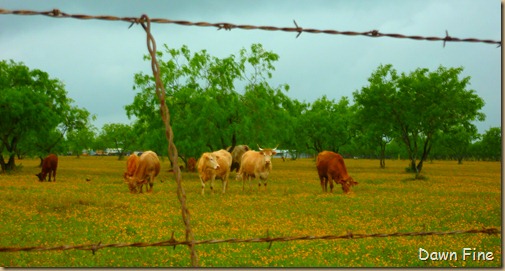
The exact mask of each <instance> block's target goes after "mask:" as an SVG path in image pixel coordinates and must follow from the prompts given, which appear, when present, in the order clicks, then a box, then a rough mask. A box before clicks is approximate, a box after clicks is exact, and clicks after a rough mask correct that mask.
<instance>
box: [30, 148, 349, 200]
mask: <svg viewBox="0 0 505 271" xmlns="http://www.w3.org/2000/svg"><path fill="white" fill-rule="evenodd" d="M258 148H259V151H254V150H251V149H250V148H249V147H248V146H247V145H237V146H235V147H233V148H228V149H227V150H219V151H215V152H205V153H203V154H202V156H201V157H200V159H198V160H196V159H195V158H189V159H188V161H187V163H186V164H187V167H186V168H187V170H188V171H194V170H195V168H196V170H197V171H198V175H199V177H200V182H201V184H202V191H201V194H202V195H204V192H205V183H206V182H209V181H210V189H211V191H213V189H214V180H216V179H221V180H222V181H223V191H222V193H225V192H226V186H227V184H228V177H229V175H230V172H232V171H233V170H235V171H236V172H237V177H236V178H237V180H240V179H242V191H243V190H244V189H245V183H246V181H248V182H249V189H251V178H254V179H255V180H257V181H258V185H259V188H258V189H260V188H261V184H262V183H263V185H264V186H265V189H266V186H267V179H268V175H269V174H270V172H271V171H272V156H273V155H275V154H276V149H277V147H276V148H273V149H262V148H261V147H260V146H258ZM57 167H58V157H57V156H56V155H54V154H50V155H48V156H47V157H46V158H44V160H43V161H42V171H41V172H40V173H39V174H36V176H37V177H38V178H39V181H44V180H46V176H49V180H48V181H49V182H50V181H51V174H52V175H53V180H54V181H56V169H57ZM316 168H317V172H318V175H319V180H320V182H321V188H322V190H323V192H327V191H328V183H330V191H331V192H333V182H335V183H336V184H340V185H341V186H342V190H343V191H344V193H349V192H350V190H351V187H352V186H354V185H357V184H358V182H356V181H354V179H353V178H352V177H351V176H349V174H348V173H347V169H346V167H345V164H344V159H343V158H342V156H341V155H339V154H338V153H335V152H331V151H323V152H321V153H319V154H318V155H317V158H316ZM159 173H160V160H159V159H158V156H157V155H156V153H154V152H152V151H146V152H143V153H142V154H141V155H140V156H137V155H136V154H131V155H130V156H129V157H128V160H127V161H126V172H124V174H123V179H124V182H125V183H126V184H127V185H128V188H129V190H130V192H131V193H142V190H143V189H142V188H143V186H144V185H145V187H146V189H145V190H146V192H151V191H152V189H153V185H154V178H155V177H156V176H158V174H159Z"/></svg>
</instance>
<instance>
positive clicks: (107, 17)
mask: <svg viewBox="0 0 505 271" xmlns="http://www.w3.org/2000/svg"><path fill="white" fill-rule="evenodd" d="M0 14H13V15H45V16H49V17H53V18H74V19H81V20H91V19H95V20H108V21H123V22H129V23H130V27H131V26H132V25H133V24H139V23H141V22H143V20H144V19H143V18H142V17H140V18H136V17H117V16H110V15H101V16H91V15H84V14H68V13H65V12H62V11H60V10H59V9H53V10H50V11H32V10H6V9H0ZM150 21H151V22H152V23H162V24H177V25H183V26H199V27H215V28H217V29H218V30H221V29H225V30H232V29H242V30H265V31H284V32H295V33H298V34H297V35H296V37H297V38H298V37H299V36H300V35H301V34H302V33H303V32H305V33H312V34H328V35H346V36H365V37H372V38H378V37H390V38H397V39H413V40H427V41H443V42H444V43H443V44H444V47H445V43H446V42H477V43H487V44H496V45H497V46H498V47H500V46H501V40H499V41H497V40H490V39H476V38H463V39H462V38H457V37H451V36H450V35H449V32H448V31H447V30H446V31H445V37H425V36H419V35H403V34H392V33H381V32H379V30H370V31H364V32H356V31H339V30H332V29H329V30H320V29H313V28H303V27H300V26H298V24H297V23H296V21H295V20H293V23H294V26H295V27H275V26H255V25H244V24H239V25H237V24H233V23H225V22H221V23H208V22H191V21H184V20H169V19H162V18H153V19H150Z"/></svg>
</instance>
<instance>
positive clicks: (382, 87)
mask: <svg viewBox="0 0 505 271" xmlns="http://www.w3.org/2000/svg"><path fill="white" fill-rule="evenodd" d="M462 71H463V68H445V67H442V66H440V67H439V68H438V69H437V70H436V71H434V72H430V71H429V70H428V69H417V70H415V71H413V72H411V73H410V74H405V73H402V74H401V75H398V73H397V72H396V70H394V69H393V67H392V65H386V66H382V65H381V66H379V68H378V69H377V71H376V72H374V73H373V74H372V76H371V78H370V80H369V82H370V85H369V86H368V87H363V88H362V89H361V91H356V92H355V93H354V98H355V101H356V104H357V105H358V108H359V110H360V111H370V112H366V113H364V114H366V115H371V114H377V115H378V116H377V119H383V120H389V121H391V124H392V127H393V129H394V131H395V132H396V133H397V134H398V138H400V139H401V140H402V141H403V143H404V145H405V147H406V149H407V153H408V157H409V160H410V169H411V170H412V171H413V172H415V173H416V178H418V177H419V174H420V172H421V170H422V168H423V162H424V161H425V160H426V158H427V156H428V154H429V152H430V150H431V147H432V143H433V139H434V136H436V134H437V133H439V132H447V131H449V130H450V129H451V128H452V127H454V126H457V125H461V126H463V127H465V128H466V129H468V130H469V129H471V127H474V125H473V124H472V123H471V122H472V121H474V120H483V119H484V118H485V116H484V114H483V113H481V112H480V111H479V110H480V109H481V108H482V107H483V106H484V101H483V100H482V99H481V98H480V97H479V96H477V95H476V94H475V91H474V90H468V89H467V85H468V84H469V82H470V77H465V78H462V79H460V78H459V75H460V74H461V72H462ZM370 105H374V106H370Z"/></svg>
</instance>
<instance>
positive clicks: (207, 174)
mask: <svg viewBox="0 0 505 271" xmlns="http://www.w3.org/2000/svg"><path fill="white" fill-rule="evenodd" d="M231 161H232V157H231V154H230V153H229V152H228V151H226V150H219V151H215V152H212V153H210V152H205V153H203V154H202V156H201V157H200V159H198V164H197V169H198V174H199V176H200V182H202V195H203V194H204V193H205V182H206V181H209V180H210V191H211V192H212V193H214V180H215V179H216V178H219V179H221V180H222V181H223V194H224V193H225V192H226V185H227V184H228V176H229V175H230V165H231Z"/></svg>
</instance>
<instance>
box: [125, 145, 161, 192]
mask: <svg viewBox="0 0 505 271" xmlns="http://www.w3.org/2000/svg"><path fill="white" fill-rule="evenodd" d="M159 173H160V160H159V159H158V156H157V155H156V153H154V152H152V151H146V152H143V153H142V155H141V156H140V158H139V162H138V165H137V169H136V170H135V173H134V174H133V176H131V177H128V178H127V184H128V188H129V189H130V192H131V193H137V190H140V193H142V186H143V185H144V184H145V185H146V192H152V190H153V185H154V177H156V176H158V174H159ZM148 184H149V187H147V185H148Z"/></svg>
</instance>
